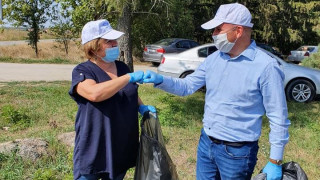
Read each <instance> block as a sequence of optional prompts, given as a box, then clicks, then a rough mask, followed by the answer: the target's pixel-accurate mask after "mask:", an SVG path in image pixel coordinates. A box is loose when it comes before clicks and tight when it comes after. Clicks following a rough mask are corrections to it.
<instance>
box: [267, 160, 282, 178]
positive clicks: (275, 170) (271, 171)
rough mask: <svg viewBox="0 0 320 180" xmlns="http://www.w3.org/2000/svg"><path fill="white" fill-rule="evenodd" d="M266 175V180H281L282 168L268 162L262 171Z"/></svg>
mask: <svg viewBox="0 0 320 180" xmlns="http://www.w3.org/2000/svg"><path fill="white" fill-rule="evenodd" d="M262 172H263V173H266V174H267V180H281V178H282V166H281V165H277V164H273V163H272V162H270V161H269V162H268V163H267V165H266V166H265V167H264V168H263V170H262Z"/></svg>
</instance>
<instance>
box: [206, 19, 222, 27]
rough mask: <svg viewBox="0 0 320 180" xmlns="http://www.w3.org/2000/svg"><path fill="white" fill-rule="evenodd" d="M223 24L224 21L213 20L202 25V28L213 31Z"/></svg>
mask: <svg viewBox="0 0 320 180" xmlns="http://www.w3.org/2000/svg"><path fill="white" fill-rule="evenodd" d="M222 23H223V22H222V21H219V20H216V19H211V20H210V21H208V22H206V23H204V24H202V25H201V27H202V28H203V29H213V28H215V27H217V26H219V25H220V24H222Z"/></svg>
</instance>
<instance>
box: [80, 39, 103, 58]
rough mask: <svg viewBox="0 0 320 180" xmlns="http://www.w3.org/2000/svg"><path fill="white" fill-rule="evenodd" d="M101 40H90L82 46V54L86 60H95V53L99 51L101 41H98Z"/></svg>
mask: <svg viewBox="0 0 320 180" xmlns="http://www.w3.org/2000/svg"><path fill="white" fill-rule="evenodd" d="M100 40H101V38H98V39H94V40H91V41H89V42H87V43H85V44H84V45H83V49H84V53H85V54H86V58H88V59H91V58H95V57H96V54H97V51H98V50H99V49H100V47H101V44H102V42H103V41H100Z"/></svg>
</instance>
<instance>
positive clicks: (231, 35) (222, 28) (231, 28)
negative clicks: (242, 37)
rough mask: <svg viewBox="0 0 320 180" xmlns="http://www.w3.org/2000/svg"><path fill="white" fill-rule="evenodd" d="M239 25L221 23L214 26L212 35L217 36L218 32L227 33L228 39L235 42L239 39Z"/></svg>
mask: <svg viewBox="0 0 320 180" xmlns="http://www.w3.org/2000/svg"><path fill="white" fill-rule="evenodd" d="M238 27H239V26H238V25H235V24H228V23H222V24H221V25H219V26H217V27H216V28H214V30H213V33H212V35H213V36H216V35H218V34H224V33H227V37H228V41H229V42H234V41H235V40H236V39H237V29H238Z"/></svg>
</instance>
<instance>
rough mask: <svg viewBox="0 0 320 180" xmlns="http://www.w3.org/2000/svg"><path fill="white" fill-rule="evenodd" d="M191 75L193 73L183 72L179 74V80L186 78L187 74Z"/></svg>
mask: <svg viewBox="0 0 320 180" xmlns="http://www.w3.org/2000/svg"><path fill="white" fill-rule="evenodd" d="M192 73H193V71H188V72H184V73H182V74H181V76H180V78H185V77H187V76H188V75H189V74H192Z"/></svg>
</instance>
